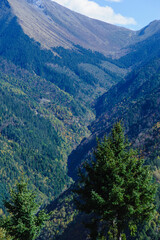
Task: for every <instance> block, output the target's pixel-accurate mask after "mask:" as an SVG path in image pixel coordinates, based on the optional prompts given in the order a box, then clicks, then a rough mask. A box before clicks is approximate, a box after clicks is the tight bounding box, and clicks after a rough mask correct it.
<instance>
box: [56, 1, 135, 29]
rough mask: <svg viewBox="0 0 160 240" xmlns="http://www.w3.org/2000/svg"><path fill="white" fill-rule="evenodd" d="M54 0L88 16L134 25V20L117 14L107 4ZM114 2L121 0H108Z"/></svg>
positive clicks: (109, 21)
mask: <svg viewBox="0 0 160 240" xmlns="http://www.w3.org/2000/svg"><path fill="white" fill-rule="evenodd" d="M54 1H55V2H57V3H59V4H61V5H62V6H65V7H67V8H69V9H71V10H73V11H76V12H78V13H81V14H84V15H86V16H88V17H91V18H95V19H99V20H101V21H104V22H107V23H112V24H121V25H130V24H132V25H136V21H135V20H134V18H131V17H124V16H122V15H121V14H117V13H115V12H114V10H113V9H112V8H111V7H109V6H100V5H98V4H97V3H95V2H94V1H89V0H54ZM109 1H114V2H120V1H121V0H109Z"/></svg>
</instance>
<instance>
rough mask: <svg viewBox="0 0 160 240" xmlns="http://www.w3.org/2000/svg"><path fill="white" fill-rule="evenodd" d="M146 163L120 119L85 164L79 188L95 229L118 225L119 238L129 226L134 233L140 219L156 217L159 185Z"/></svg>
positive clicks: (80, 199)
mask: <svg viewBox="0 0 160 240" xmlns="http://www.w3.org/2000/svg"><path fill="white" fill-rule="evenodd" d="M143 164H144V161H143V160H142V159H140V158H138V157H137V152H136V151H135V150H133V149H132V148H129V144H128V141H127V140H126V138H125V136H124V131H123V128H122V126H121V123H120V122H118V123H116V124H115V125H114V127H113V129H112V131H111V134H110V135H109V137H108V138H106V137H105V138H104V140H103V141H102V142H98V146H97V149H96V151H95V160H93V161H92V164H88V163H87V164H85V170H86V172H85V173H81V178H80V185H79V187H78V189H77V190H75V191H76V193H77V194H78V198H77V199H76V201H77V206H78V208H79V209H80V210H81V211H84V212H85V213H87V214H90V215H91V217H92V218H93V219H94V221H95V224H96V225H94V228H93V227H91V231H92V230H94V231H95V226H96V227H97V231H100V232H102V233H103V234H104V232H106V231H107V228H108V230H110V229H111V228H114V229H117V232H116V239H119V237H120V235H121V234H122V233H123V232H124V231H126V230H127V229H130V233H131V235H134V234H135V231H136V226H137V225H138V224H139V223H143V222H144V221H149V220H150V219H152V218H153V216H154V213H155V206H154V200H155V193H156V185H155V183H152V173H151V171H149V168H148V167H147V166H143ZM98 222H101V223H100V224H99V223H98ZM103 231H104V232H103ZM93 239H96V235H94V237H93Z"/></svg>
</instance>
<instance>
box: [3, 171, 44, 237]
mask: <svg viewBox="0 0 160 240" xmlns="http://www.w3.org/2000/svg"><path fill="white" fill-rule="evenodd" d="M4 205H5V208H6V210H7V212H8V213H9V215H8V216H6V217H4V218H3V219H1V222H0V226H1V227H2V228H4V229H5V230H6V232H7V233H8V234H9V235H10V236H11V237H12V239H13V240H25V239H26V240H34V239H36V238H37V237H38V235H39V234H40V231H41V229H42V228H43V226H44V222H45V221H46V220H47V219H48V215H47V214H46V213H45V212H44V211H43V210H42V211H39V208H40V206H39V205H38V204H37V203H36V196H35V195H34V193H33V192H32V191H30V190H29V189H28V183H27V182H26V181H25V180H24V177H23V176H22V177H21V179H19V180H18V181H17V183H16V187H15V189H13V188H11V189H10V199H9V200H5V201H4Z"/></svg>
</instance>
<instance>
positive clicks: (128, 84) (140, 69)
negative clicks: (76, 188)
mask: <svg viewBox="0 0 160 240" xmlns="http://www.w3.org/2000/svg"><path fill="white" fill-rule="evenodd" d="M111 56H112V58H111ZM159 69H160V21H154V22H152V23H150V24H149V25H148V26H146V27H145V28H143V29H142V30H140V31H137V32H135V31H131V30H128V29H125V28H122V27H117V26H114V25H112V24H107V23H104V22H101V21H98V20H94V19H91V18H88V17H85V16H83V15H81V14H78V13H75V12H73V11H70V10H68V9H66V8H64V7H62V6H60V5H59V4H57V3H55V2H53V1H51V0H1V3H0V106H1V107H0V157H1V158H0V159H1V161H0V169H1V171H0V179H1V185H0V189H1V193H2V195H4V196H5V197H7V196H8V190H7V189H8V184H10V185H11V186H12V185H13V182H14V179H16V178H17V176H19V175H20V174H21V173H22V172H25V173H26V175H27V176H28V178H29V182H30V185H31V188H32V189H34V191H35V192H36V193H37V194H38V197H39V199H40V200H41V202H42V203H43V204H46V203H50V205H48V210H49V211H51V216H52V219H51V221H50V222H48V225H47V228H46V229H45V230H44V232H43V234H42V235H41V237H40V239H43V240H45V239H46V238H48V239H49V237H50V239H53V234H55V239H58V238H59V239H67V238H69V237H68V236H70V234H73V230H74V229H76V231H77V232H76V231H74V232H75V233H74V234H78V231H79V229H82V228H81V227H82V224H81V221H80V220H82V219H83V216H80V218H79V216H77V215H76V214H77V211H76V209H75V208H74V206H73V194H70V190H68V191H66V192H64V191H65V190H66V189H68V188H69V187H70V185H71V184H72V183H73V180H76V179H77V168H78V166H81V164H82V162H83V161H84V160H85V159H86V158H88V156H89V155H90V154H92V149H93V148H94V147H95V146H96V136H98V137H99V138H101V137H103V136H104V135H105V134H106V133H108V132H109V131H110V128H111V126H112V124H113V123H114V122H115V121H116V120H117V119H124V125H125V128H126V133H127V135H128V137H129V140H130V141H131V143H132V144H133V145H134V146H137V147H138V148H139V149H140V151H141V154H142V156H144V157H145V160H146V163H148V164H150V165H152V168H153V170H154V174H155V176H156V178H157V179H158V181H159V179H160V177H159V176H160V170H159V166H160V163H159V158H158V155H159V154H160V152H159V151H160V148H159V146H160V144H159V143H160V142H159V126H160V121H159V118H160V114H159V113H160V109H159V107H160V106H159V103H160V100H159V99H160V97H159V93H160V84H159V79H160V70H159ZM155 149H156V150H155ZM67 159H68V160H67ZM2 195H1V197H0V207H1V208H3V205H2ZM58 196H60V197H59V198H58V199H56V198H57V197H58ZM54 199H56V201H54V202H51V201H52V200H54ZM79 219H80V220H79ZM74 221H75V222H76V223H78V226H77V225H76V226H77V228H74V227H75V225H74ZM68 223H69V224H70V225H69V228H68ZM65 229H66V230H65ZM64 230H65V233H66V235H65V236H64V235H62V234H63V233H64ZM80 231H82V230H80ZM71 232H72V233H71ZM60 234H61V237H60V236H59V235H60ZM84 234H86V232H84ZM80 237H81V234H79V238H80ZM75 238H76V237H75ZM84 238H85V237H84V235H83V237H82V239H84Z"/></svg>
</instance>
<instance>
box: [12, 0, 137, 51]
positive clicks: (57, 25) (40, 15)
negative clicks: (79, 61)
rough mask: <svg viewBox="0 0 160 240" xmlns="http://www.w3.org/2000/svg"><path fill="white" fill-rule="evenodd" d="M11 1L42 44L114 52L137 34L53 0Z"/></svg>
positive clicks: (27, 30)
mask: <svg viewBox="0 0 160 240" xmlns="http://www.w3.org/2000/svg"><path fill="white" fill-rule="evenodd" d="M9 3H10V5H11V7H12V10H13V12H14V14H15V15H16V16H17V17H18V21H19V23H20V25H21V26H22V28H23V30H24V32H25V33H26V34H27V35H28V36H30V37H31V38H34V39H35V40H36V41H37V42H40V43H41V45H42V46H43V47H47V48H52V47H58V46H62V47H64V48H74V45H80V46H82V47H84V48H87V49H92V50H96V51H99V52H102V53H104V54H109V53H112V54H113V53H114V52H115V51H117V50H118V49H120V48H122V46H124V45H127V43H128V42H129V41H130V39H131V38H132V36H133V35H134V32H132V31H131V30H128V29H125V28H121V27H116V26H114V25H111V24H107V23H104V22H101V21H98V20H94V19H91V18H88V17H85V16H83V15H81V14H78V13H76V12H73V11H71V10H69V9H67V8H65V7H62V6H61V5H59V4H57V3H56V2H54V1H51V0H37V1H34V0H9ZM35 16H36V17H35Z"/></svg>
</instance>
